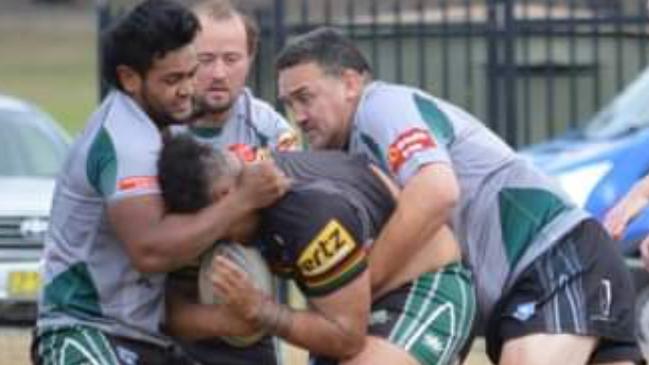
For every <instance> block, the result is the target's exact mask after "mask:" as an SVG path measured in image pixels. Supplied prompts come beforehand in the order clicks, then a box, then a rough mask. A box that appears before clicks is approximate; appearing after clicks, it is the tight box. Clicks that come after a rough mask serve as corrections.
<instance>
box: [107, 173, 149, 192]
mask: <svg viewBox="0 0 649 365" xmlns="http://www.w3.org/2000/svg"><path fill="white" fill-rule="evenodd" d="M117 189H118V190H120V191H128V190H134V189H158V179H157V178H156V177H155V176H131V177H126V178H124V179H122V180H120V181H119V182H118V183H117Z"/></svg>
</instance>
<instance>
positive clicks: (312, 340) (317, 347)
mask: <svg viewBox="0 0 649 365" xmlns="http://www.w3.org/2000/svg"><path fill="white" fill-rule="evenodd" d="M265 311H266V313H268V314H267V315H266V316H267V317H268V319H267V320H266V322H268V324H267V325H269V327H268V328H269V331H270V333H272V334H274V335H276V336H279V337H281V338H282V339H284V340H285V341H287V342H289V343H291V344H293V345H296V346H298V347H301V348H304V349H306V350H308V351H309V352H311V353H313V354H316V355H322V356H327V357H332V358H335V359H339V360H344V359H348V358H350V357H352V356H354V355H356V354H358V353H359V352H360V351H361V350H362V349H363V346H364V344H365V337H366V331H361V330H360V329H356V330H354V329H353V328H354V327H353V326H347V325H346V324H344V323H340V322H339V321H337V320H336V319H334V318H329V317H327V315H326V314H325V313H322V312H320V311H317V309H310V310H293V309H291V308H289V307H287V306H285V305H281V304H278V303H272V304H270V305H269V306H267V307H266V308H265ZM274 318H278V319H277V320H275V319H274ZM274 323H277V324H274Z"/></svg>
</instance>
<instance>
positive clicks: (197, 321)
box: [167, 302, 252, 341]
mask: <svg viewBox="0 0 649 365" xmlns="http://www.w3.org/2000/svg"><path fill="white" fill-rule="evenodd" d="M167 331H168V332H169V334H170V335H172V336H174V337H180V338H183V339H185V340H189V341H195V340H201V339H206V338H214V337H221V336H246V335H250V334H251V333H252V327H251V326H248V325H247V324H244V323H243V322H241V321H239V320H236V319H235V317H234V316H232V314H231V313H229V312H227V311H226V310H225V309H224V308H223V307H220V306H217V305H203V304H198V303H189V302H187V303H184V304H183V305H182V307H181V308H178V307H177V308H175V309H174V310H173V311H170V313H169V316H168V318H167Z"/></svg>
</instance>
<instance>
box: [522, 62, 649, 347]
mask: <svg viewBox="0 0 649 365" xmlns="http://www.w3.org/2000/svg"><path fill="white" fill-rule="evenodd" d="M523 152H524V153H525V154H526V155H527V156H529V157H530V158H531V159H532V161H534V162H535V163H536V164H537V165H538V166H539V167H541V169H543V170H544V171H546V172H548V173H549V174H551V175H553V176H555V177H556V178H557V179H558V180H559V183H560V184H561V185H562V186H563V188H564V189H565V190H566V191H567V192H568V194H570V195H571V196H572V198H573V199H574V201H575V202H576V203H577V204H579V205H580V206H582V207H584V208H586V209H587V210H588V211H590V212H591V213H592V214H593V215H594V216H595V217H597V218H598V219H600V220H601V219H603V218H604V216H605V214H606V212H607V211H608V210H609V209H611V208H612V207H613V205H614V204H615V203H616V202H617V201H618V200H619V199H620V198H622V197H623V196H624V195H625V194H626V193H627V192H628V191H629V189H631V187H632V186H633V184H635V182H636V181H638V180H639V179H641V178H642V177H644V176H645V175H647V174H649V68H647V69H645V70H644V71H643V73H642V74H640V76H638V78H636V79H635V81H633V82H632V83H631V84H630V85H629V86H627V87H626V89H624V90H623V91H622V92H621V93H620V94H619V95H618V96H617V97H616V98H615V99H613V101H612V102H611V103H609V104H608V105H607V106H606V107H605V108H604V109H602V110H601V111H599V112H598V113H597V114H595V116H594V117H593V118H592V119H591V120H590V121H589V122H588V123H587V124H586V125H585V126H584V127H583V128H582V129H580V130H578V131H573V132H570V133H568V134H566V135H565V136H563V137H560V138H557V139H555V140H551V141H549V142H546V143H543V144H539V145H536V146H532V147H531V148H529V149H527V150H525V151H523ZM647 235H649V209H645V210H644V211H643V212H641V213H640V214H639V215H638V216H637V218H635V219H634V220H633V221H632V222H631V223H630V224H629V226H628V228H627V231H626V233H625V235H624V237H623V238H622V240H621V241H620V249H621V250H622V252H623V253H624V254H625V255H626V256H627V265H628V266H629V267H630V269H631V273H632V274H633V277H634V282H635V285H636V289H637V290H638V296H637V299H636V303H637V309H638V321H639V323H640V325H639V326H638V327H639V330H640V334H639V337H640V343H641V346H642V348H643V351H644V353H645V356H649V273H648V272H647V270H646V269H645V268H644V266H643V265H642V262H641V261H640V259H639V258H638V244H639V242H640V240H641V239H643V238H644V237H646V236H647Z"/></svg>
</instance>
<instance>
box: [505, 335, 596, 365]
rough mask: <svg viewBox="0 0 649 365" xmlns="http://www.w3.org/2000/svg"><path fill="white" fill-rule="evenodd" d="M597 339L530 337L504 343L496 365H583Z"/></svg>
mask: <svg viewBox="0 0 649 365" xmlns="http://www.w3.org/2000/svg"><path fill="white" fill-rule="evenodd" d="M596 345H597V339H596V338H594V337H589V336H579V335H568V334H533V335H527V336H523V337H517V338H514V339H511V340H508V341H507V342H506V343H505V345H504V347H503V350H502V354H501V356H500V360H499V362H498V364H499V365H518V364H526V365H554V364H572V365H586V364H587V363H588V361H589V359H590V356H591V353H592V352H593V349H594V348H595V346H596Z"/></svg>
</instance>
